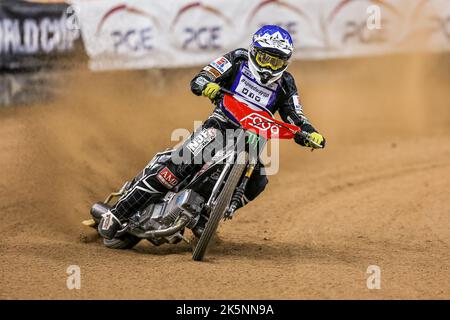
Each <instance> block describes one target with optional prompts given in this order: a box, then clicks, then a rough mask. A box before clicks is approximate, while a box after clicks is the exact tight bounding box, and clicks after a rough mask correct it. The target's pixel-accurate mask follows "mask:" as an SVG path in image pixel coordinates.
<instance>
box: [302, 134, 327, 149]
mask: <svg viewBox="0 0 450 320" xmlns="http://www.w3.org/2000/svg"><path fill="white" fill-rule="evenodd" d="M309 137H310V138H311V140H312V141H314V142H315V143H317V144H319V145H321V146H323V147H325V138H324V137H323V136H322V135H321V134H320V133H318V132H313V133H311V135H310V136H309ZM305 146H306V147H310V148H315V149H316V148H318V147H317V146H315V145H314V144H312V143H310V142H309V141H305Z"/></svg>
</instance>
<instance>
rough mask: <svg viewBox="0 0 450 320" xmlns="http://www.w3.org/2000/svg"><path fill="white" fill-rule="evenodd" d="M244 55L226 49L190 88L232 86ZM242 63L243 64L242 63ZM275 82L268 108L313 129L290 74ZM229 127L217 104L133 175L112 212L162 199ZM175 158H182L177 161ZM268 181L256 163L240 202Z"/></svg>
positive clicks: (122, 215) (125, 215)
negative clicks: (184, 135)
mask: <svg viewBox="0 0 450 320" xmlns="http://www.w3.org/2000/svg"><path fill="white" fill-rule="evenodd" d="M247 59H248V56H247V50H245V49H237V50H234V51H232V52H230V53H227V54H226V55H225V56H224V57H220V58H218V59H216V60H215V61H213V62H212V63H211V64H210V65H209V66H206V67H205V68H204V69H203V70H202V71H200V73H199V74H198V75H196V76H195V78H194V79H193V80H192V81H191V88H192V92H193V93H194V94H196V95H201V94H202V91H203V88H204V87H205V85H206V84H207V83H208V82H211V81H214V82H216V83H218V84H220V85H221V86H222V87H224V88H227V89H229V88H231V87H232V84H233V82H234V81H235V80H236V79H235V78H236V75H237V73H238V72H242V70H241V64H243V63H244V64H245V63H247ZM242 67H245V65H243V66H242ZM239 70H241V71H239ZM277 83H278V84H277V88H278V89H277V91H276V94H275V93H274V92H275V91H274V92H272V93H273V95H274V96H273V97H274V98H273V99H275V100H274V101H272V102H273V103H272V104H271V108H272V110H271V111H272V112H273V113H275V112H276V111H279V112H280V115H281V117H282V118H283V120H284V121H286V122H290V123H292V124H295V125H297V126H299V127H301V128H302V130H304V131H307V132H313V131H315V129H314V128H313V126H312V125H311V124H310V123H309V121H308V119H307V118H306V117H305V116H304V115H303V112H302V106H301V104H300V102H299V98H298V92H297V88H296V85H295V81H294V79H293V77H292V76H291V75H290V74H289V73H288V72H284V74H283V76H282V77H281V78H280V79H279V80H278V82H277ZM260 90H263V91H264V90H265V89H264V88H262V89H261V88H260ZM222 97H223V96H221V95H219V96H218V97H217V98H216V99H215V101H213V102H214V104H215V105H216V106H218V105H219V103H220V99H222ZM230 128H236V124H234V123H232V121H230V120H229V119H228V118H227V117H226V116H225V114H224V113H223V112H222V111H221V109H220V108H218V107H216V108H215V110H214V112H213V113H212V115H211V116H210V117H209V118H208V119H207V120H206V121H205V122H204V123H203V125H202V126H201V128H199V130H197V131H196V132H194V133H193V134H192V135H191V137H190V138H189V139H187V140H186V141H185V142H184V143H183V145H182V146H180V147H179V148H177V149H176V151H175V152H173V153H172V154H171V156H170V157H166V158H164V161H161V162H158V163H156V164H153V165H151V166H150V165H149V166H147V167H145V168H144V170H143V171H142V172H141V173H140V174H138V175H137V176H136V177H135V178H134V179H133V182H132V185H131V187H130V189H129V191H128V192H127V193H126V195H125V196H123V197H122V198H120V199H119V201H118V202H117V203H116V205H114V207H113V208H112V209H111V212H112V213H113V214H114V215H115V216H116V217H117V218H119V219H120V220H124V219H126V218H128V217H129V216H130V215H132V214H134V213H135V212H136V211H137V210H140V209H143V208H144V207H145V206H146V205H148V204H149V203H151V202H155V201H158V200H159V199H161V197H163V196H164V194H165V193H166V192H167V191H169V190H171V189H172V188H174V187H175V186H177V185H178V184H180V183H181V182H182V181H184V180H185V179H186V178H188V177H190V176H192V175H193V174H195V173H196V172H198V171H199V170H200V169H201V168H202V166H203V164H204V163H205V159H204V158H203V157H202V154H204V152H203V151H206V150H207V149H208V148H209V147H212V146H213V145H214V144H215V143H218V140H219V139H218V137H219V136H220V135H222V136H223V135H225V132H226V130H227V129H230ZM296 142H297V143H299V144H302V145H304V141H303V140H302V139H298V138H297V139H296ZM212 150H214V148H212ZM211 155H213V154H211ZM177 159H184V160H183V162H182V163H180V162H179V161H178V160H177ZM267 183H268V180H267V177H266V175H265V173H264V166H263V165H262V164H261V163H259V164H258V165H257V167H256V169H255V171H254V172H253V174H252V176H251V178H250V180H249V182H248V184H247V188H246V190H245V193H244V196H243V197H242V199H241V201H242V205H245V204H246V203H247V202H248V201H251V200H253V199H254V198H256V196H258V195H259V194H260V193H261V192H262V191H263V190H264V188H265V186H266V184H267Z"/></svg>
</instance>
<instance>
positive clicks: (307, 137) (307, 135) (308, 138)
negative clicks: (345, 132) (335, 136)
mask: <svg viewBox="0 0 450 320" xmlns="http://www.w3.org/2000/svg"><path fill="white" fill-rule="evenodd" d="M220 91H222V92H223V93H226V94H229V95H231V96H234V92H232V91H230V90H228V89H225V88H220ZM295 134H296V135H299V136H300V137H302V138H303V139H305V140H306V141H308V142H309V143H310V144H312V145H314V146H315V147H316V148H318V149H323V145H321V144H318V143H316V142H314V141H313V140H312V139H311V134H310V133H308V132H305V131H297V132H296V133H295Z"/></svg>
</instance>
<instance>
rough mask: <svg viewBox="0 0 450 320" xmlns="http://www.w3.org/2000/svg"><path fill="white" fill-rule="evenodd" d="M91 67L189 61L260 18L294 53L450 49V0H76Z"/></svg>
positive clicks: (246, 38)
mask: <svg viewBox="0 0 450 320" xmlns="http://www.w3.org/2000/svg"><path fill="white" fill-rule="evenodd" d="M71 3H73V4H74V8H75V11H76V14H77V16H78V18H79V23H80V26H81V31H82V36H83V39H84V43H85V47H86V50H87V53H88V55H89V57H90V66H91V68H92V69H94V70H107V69H129V68H139V69H140V68H153V67H165V68H167V67H186V66H197V65H204V64H207V63H209V62H210V61H211V60H213V59H214V58H216V57H217V56H220V55H222V54H223V53H224V52H227V51H230V50H233V49H235V48H238V47H244V48H248V46H249V43H250V39H251V35H252V33H253V32H254V31H255V30H256V29H257V28H258V27H260V26H261V25H264V24H277V25H280V26H282V27H284V28H285V29H286V30H288V31H289V32H290V33H291V34H292V36H293V39H294V46H295V54H294V59H324V58H339V57H353V56H361V55H374V54H385V53H392V52H403V51H408V50H418V49H419V50H427V51H445V50H449V49H450V0H408V1H406V0H385V1H381V0H245V1H242V0H201V1H193V0H152V1H142V0H128V1H124V0H89V1H85V0H73V1H71Z"/></svg>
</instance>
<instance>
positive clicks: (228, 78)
mask: <svg viewBox="0 0 450 320" xmlns="http://www.w3.org/2000/svg"><path fill="white" fill-rule="evenodd" d="M223 57H224V58H226V59H227V60H228V61H229V62H230V63H231V67H230V68H228V69H227V70H226V71H224V72H223V73H221V70H217V69H216V68H214V67H213V64H214V62H213V63H212V64H210V65H208V66H206V67H205V68H203V70H202V71H200V72H199V73H198V75H197V76H196V77H194V79H192V81H191V90H192V92H193V93H194V94H196V95H198V96H199V95H201V94H202V91H203V88H204V87H205V85H206V84H207V83H208V82H215V83H217V84H219V85H220V86H221V87H223V88H225V89H228V90H229V89H230V88H231V86H232V84H233V82H234V81H235V78H236V75H237V73H238V72H239V70H240V68H241V64H242V63H247V61H248V51H247V50H246V49H236V50H234V51H231V52H229V53H227V54H225V55H224V56H223ZM219 59H220V58H219ZM216 61H217V60H216ZM277 82H278V83H279V84H280V86H281V90H280V93H279V94H278V96H277V97H276V100H275V103H274V108H273V110H271V111H272V112H273V113H275V112H276V111H278V112H279V113H280V116H281V118H282V119H283V121H286V122H289V123H291V124H294V125H296V126H299V127H300V128H301V129H302V130H303V131H306V132H308V133H312V132H315V131H317V130H316V129H315V128H314V127H313V126H312V124H311V123H310V122H309V120H308V118H307V117H306V116H305V115H304V114H303V106H302V104H301V102H300V99H299V94H298V90H297V86H296V85H295V80H294V77H292V75H291V74H290V73H289V72H287V71H285V72H284V73H283V75H282V77H281V78H280V79H279V80H278V81H277ZM219 99H222V96H218V97H216V99H215V100H214V101H213V103H214V104H215V105H216V106H217V105H218V103H219V101H218V100H219ZM212 116H215V117H217V118H219V119H223V118H224V117H225V115H224V114H223V112H222V110H221V109H220V108H219V107H216V109H215V110H214V112H213V114H212ZM295 141H296V142H297V143H298V144H300V145H302V146H304V145H305V141H304V140H303V139H302V138H300V137H296V139H295Z"/></svg>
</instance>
